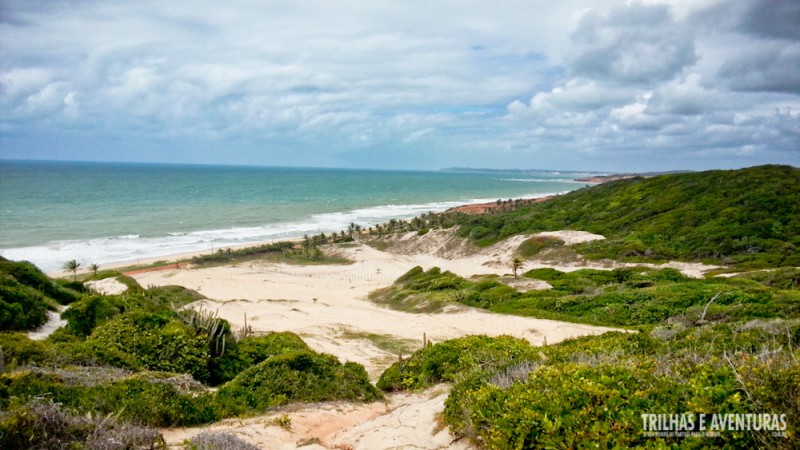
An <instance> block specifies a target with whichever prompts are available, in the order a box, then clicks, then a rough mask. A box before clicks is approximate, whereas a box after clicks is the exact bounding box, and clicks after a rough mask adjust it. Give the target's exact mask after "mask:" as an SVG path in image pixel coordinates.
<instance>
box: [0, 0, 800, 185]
mask: <svg viewBox="0 0 800 450" xmlns="http://www.w3.org/2000/svg"><path fill="white" fill-rule="evenodd" d="M0 159H37V160H38V159H44V160H79V161H131V162H159V163H201V164H238V165H268V166H306V167H350V168H375V169H423V170H435V169H439V168H443V167H484V168H496V169H509V168H510V169H563V170H597V171H617V172H622V171H662V170H664V171H665V170H704V169H712V168H722V169H727V168H739V167H746V166H753V165H760V164H791V165H794V166H800V1H798V0H642V1H623V0H559V1H557V2H556V1H549V0H548V1H544V0H526V1H503V0H499V1H486V0H477V1H472V0H461V1H453V0H438V1H430V0H424V1H418V0H403V1H374V0H373V1H367V0H339V1H335V2H333V1H327V0H316V1H315V0H311V1H306V0H293V1H269V0H266V1H256V0H229V1H222V2H221V1H218V0H213V1H204V0H191V1H187V0H171V1H169V2H164V1H161V0H155V1H151V0H137V1H135V2H109V1H100V0H47V1H39V0H3V1H2V2H0Z"/></svg>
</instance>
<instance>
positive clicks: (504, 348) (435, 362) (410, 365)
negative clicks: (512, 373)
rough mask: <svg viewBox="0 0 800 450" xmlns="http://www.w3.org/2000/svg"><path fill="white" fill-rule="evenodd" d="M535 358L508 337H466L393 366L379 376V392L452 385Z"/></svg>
mask: <svg viewBox="0 0 800 450" xmlns="http://www.w3.org/2000/svg"><path fill="white" fill-rule="evenodd" d="M535 359H538V356H537V355H536V351H535V349H534V347H532V346H531V345H530V343H529V342H528V341H526V340H524V339H517V338H513V337H510V336H500V337H496V338H491V337H488V336H467V337H464V338H459V339H452V340H449V341H446V342H442V343H440V344H435V345H432V346H428V347H425V348H422V349H420V350H417V351H416V352H414V353H413V354H412V355H411V356H410V357H409V358H407V359H405V360H403V361H398V362H396V363H394V364H392V366H391V367H389V368H388V369H386V371H384V372H383V373H382V374H381V377H380V379H379V380H378V383H377V387H378V389H381V390H384V391H397V390H405V389H422V388H425V387H428V386H431V385H433V384H436V383H441V382H455V381H459V380H460V379H462V378H464V377H466V376H468V375H471V374H472V373H473V372H475V371H478V370H487V369H490V368H497V367H501V366H505V365H508V364H510V363H512V362H514V361H521V360H535Z"/></svg>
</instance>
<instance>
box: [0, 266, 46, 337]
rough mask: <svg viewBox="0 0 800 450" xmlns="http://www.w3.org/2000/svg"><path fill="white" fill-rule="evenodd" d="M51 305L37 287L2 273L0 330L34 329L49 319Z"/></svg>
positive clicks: (0, 275) (0, 278) (0, 285)
mask: <svg viewBox="0 0 800 450" xmlns="http://www.w3.org/2000/svg"><path fill="white" fill-rule="evenodd" d="M48 309H50V306H49V305H48V303H47V300H46V299H45V297H44V296H43V295H42V294H41V293H40V292H39V291H37V290H36V289H34V288H32V287H30V286H25V285H23V284H21V283H18V282H17V281H15V280H14V279H12V278H9V277H7V276H4V275H2V274H0V330H9V331H16V330H32V329H34V328H36V327H39V326H41V325H43V324H44V323H45V322H46V321H47V310H48Z"/></svg>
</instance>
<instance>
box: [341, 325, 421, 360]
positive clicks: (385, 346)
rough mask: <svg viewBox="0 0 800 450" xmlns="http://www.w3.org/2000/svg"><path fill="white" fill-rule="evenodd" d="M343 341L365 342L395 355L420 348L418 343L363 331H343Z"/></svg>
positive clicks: (405, 353)
mask: <svg viewBox="0 0 800 450" xmlns="http://www.w3.org/2000/svg"><path fill="white" fill-rule="evenodd" d="M340 337H341V338H342V339H347V340H364V341H369V342H371V343H372V344H373V345H374V346H375V347H378V348H379V349H381V350H383V351H385V352H388V353H391V354H393V355H407V354H409V353H412V352H413V351H414V350H416V349H417V348H419V347H420V344H419V343H418V342H417V341H414V340H412V339H405V338H399V337H396V336H392V335H388V334H377V333H366V332H362V331H358V332H357V331H350V330H346V331H343V332H342V334H341V335H340Z"/></svg>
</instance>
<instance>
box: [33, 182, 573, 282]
mask: <svg viewBox="0 0 800 450" xmlns="http://www.w3.org/2000/svg"><path fill="white" fill-rule="evenodd" d="M557 195H560V194H542V195H539V194H535V195H533V196H525V197H518V198H513V199H509V200H508V201H519V202H521V203H522V204H524V205H529V204H535V203H541V202H544V201H547V200H549V199H551V198H554V197H556V196H557ZM504 201H506V200H504ZM496 208H497V202H496V201H494V202H477V203H464V204H461V205H459V206H455V207H452V208H449V209H446V210H444V211H440V212H437V213H435V214H444V213H450V212H464V213H467V214H487V213H489V212H491V211H493V210H495V209H496ZM415 217H416V216H415ZM411 219H413V218H409V219H404V220H411ZM337 232H338V231H337ZM302 240H303V237H302V236H289V237H285V238H279V239H268V240H264V241H256V242H249V243H245V244H238V245H222V246H218V247H214V246H212V247H211V248H210V249H206V250H198V251H190V252H178V253H168V254H164V255H161V256H149V257H144V258H136V259H124V260H118V261H112V262H109V263H105V264H101V265H100V270H101V271H102V270H118V269H128V268H130V269H131V270H129V271H126V272H124V274H125V275H128V274H131V273H139V272H144V271H151V270H163V269H161V268H162V267H164V266H168V265H171V264H177V263H181V262H184V261H186V260H188V259H191V258H193V257H195V256H200V255H205V254H213V253H214V252H216V251H217V250H219V249H227V248H230V249H232V250H241V249H245V248H250V247H257V246H260V245H267V244H273V243H276V242H300V241H302ZM161 262H163V263H164V265H163V266H158V267H154V268H148V269H141V270H139V269H137V267H142V266H149V265H153V264H156V263H161ZM89 272H91V269H89V268H88V267H82V268H81V269H79V270H78V271H77V274H78V275H85V274H87V273H89ZM45 273H46V275H47V276H49V277H51V278H66V277H69V276H72V272H71V271H67V270H55V271H49V272H45Z"/></svg>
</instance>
